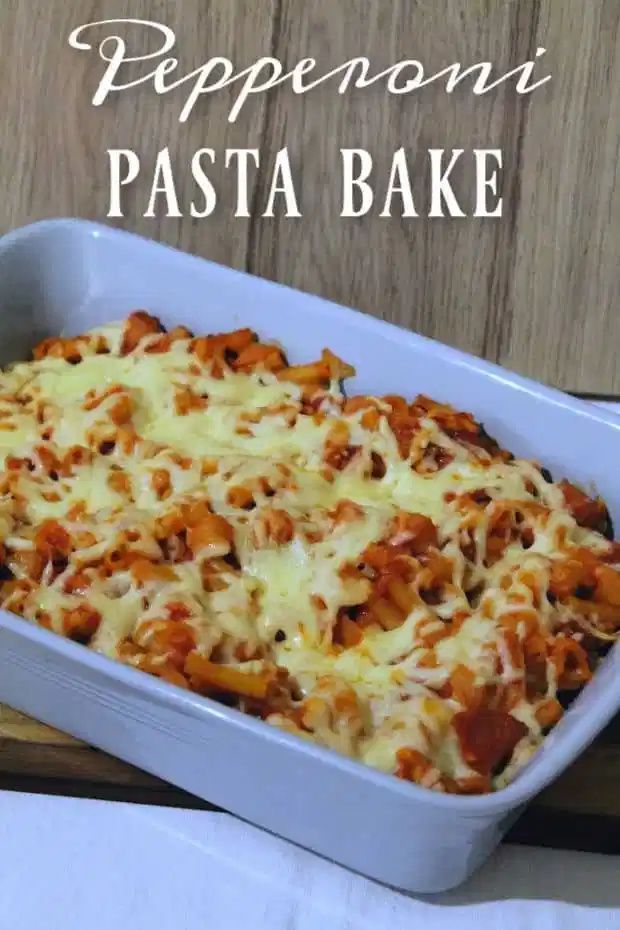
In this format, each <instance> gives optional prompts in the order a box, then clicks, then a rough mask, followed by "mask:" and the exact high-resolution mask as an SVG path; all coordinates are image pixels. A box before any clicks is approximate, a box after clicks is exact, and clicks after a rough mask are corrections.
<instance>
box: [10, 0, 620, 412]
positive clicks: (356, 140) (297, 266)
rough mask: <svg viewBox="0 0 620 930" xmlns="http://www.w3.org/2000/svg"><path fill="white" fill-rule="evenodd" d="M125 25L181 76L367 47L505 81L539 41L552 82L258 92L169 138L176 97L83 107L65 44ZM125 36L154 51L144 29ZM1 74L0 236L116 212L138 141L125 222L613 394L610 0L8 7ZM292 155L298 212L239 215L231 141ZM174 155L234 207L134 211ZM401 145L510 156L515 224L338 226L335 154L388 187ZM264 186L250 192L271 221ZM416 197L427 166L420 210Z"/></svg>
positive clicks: (53, 1) (617, 27)
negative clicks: (112, 193) (111, 170)
mask: <svg viewBox="0 0 620 930" xmlns="http://www.w3.org/2000/svg"><path fill="white" fill-rule="evenodd" d="M128 16H131V17H134V18H140V17H142V18H146V19H152V20H157V21H161V22H165V23H167V24H168V25H170V26H171V27H173V28H174V29H175V31H176V34H177V54H178V57H179V58H180V60H181V63H182V67H183V73H187V72H188V71H189V70H190V69H191V68H195V67H197V66H199V65H200V64H202V63H203V62H204V61H206V60H207V58H209V57H210V56H212V55H227V56H229V57H230V58H231V59H232V60H233V61H235V62H236V63H237V64H238V66H239V67H241V66H246V65H248V64H250V63H251V62H252V61H253V60H255V59H256V58H257V57H259V56H260V55H263V54H274V55H276V56H277V57H279V58H280V59H282V61H283V62H285V63H286V64H288V65H292V64H293V63H295V62H296V61H298V60H299V59H300V58H302V57H305V56H307V55H313V56H314V57H316V59H317V61H318V63H319V66H320V68H321V69H322V70H323V69H324V70H327V69H328V68H330V67H334V66H335V65H337V64H341V63H342V62H344V61H345V60H346V59H347V58H350V57H352V56H355V55H359V54H366V55H368V56H369V57H371V59H372V61H373V64H374V65H375V66H376V67H377V68H380V67H386V66H387V65H389V64H390V63H393V62H396V61H397V60H399V59H400V58H403V57H419V58H420V59H421V60H422V61H423V62H424V63H425V65H426V66H427V68H428V70H429V71H436V70H439V68H441V67H444V66H446V65H447V64H450V63H452V62H454V61H456V60H459V61H461V62H463V63H474V62H478V61H481V60H490V61H492V62H494V63H496V64H497V67H498V69H501V72H502V73H503V72H505V71H507V70H509V69H510V68H512V67H515V66H516V65H518V64H521V63H523V62H524V61H525V60H526V59H527V58H528V57H530V56H531V55H533V54H534V52H535V49H536V48H537V46H539V45H542V46H544V47H546V48H547V54H546V55H545V56H544V58H543V59H542V60H541V65H542V69H541V71H540V76H543V75H544V74H546V73H548V72H551V73H552V75H553V79H552V81H551V82H549V83H548V84H546V85H545V86H544V87H542V88H541V89H540V90H538V91H536V92H535V93H534V94H533V95H532V96H531V97H528V96H526V97H519V96H518V95H517V94H516V93H515V91H514V89H512V88H509V87H506V86H502V87H501V88H499V89H498V90H497V91H496V92H493V93H492V94H489V95H487V96H484V97H479V98H476V97H474V96H473V95H472V94H471V93H469V92H467V91H466V90H465V89H464V88H460V89H459V90H458V91H457V92H456V93H454V94H453V95H452V96H448V95H447V94H446V93H445V92H444V91H443V90H442V89H441V88H440V87H439V86H437V87H435V86H434V85H431V86H430V87H428V88H426V89H425V90H424V91H422V92H419V93H418V94H414V95H410V96H409V97H400V98H399V97H390V96H389V95H388V94H386V93H385V92H384V90H383V89H382V88H380V87H378V86H375V87H371V88H368V89H366V90H364V91H355V92H350V93H349V94H347V95H346V96H344V97H339V96H338V95H337V94H336V93H335V90H334V88H333V87H329V86H323V87H321V88H320V89H318V90H317V91H314V92H313V93H312V94H311V95H307V96H303V97H295V96H294V95H293V94H292V93H291V92H290V90H289V89H288V88H280V89H278V90H276V91H275V92H272V93H270V94H268V95H261V96H260V97H258V98H256V99H254V100H252V101H251V102H250V103H249V104H248V105H247V107H246V108H245V110H244V111H243V112H242V114H241V117H240V118H239V120H238V122H237V123H236V124H235V125H230V124H229V123H228V122H227V121H226V117H227V112H228V109H229V106H230V103H231V100H232V90H231V92H230V94H228V93H220V94H216V95H213V96H211V97H210V98H209V99H208V101H204V100H203V101H201V103H200V104H199V105H198V107H197V109H196V111H195V113H194V115H193V116H192V117H191V118H190V120H189V122H188V123H187V124H185V125H179V124H178V122H177V115H178V112H179V109H180V107H181V101H182V96H181V94H180V93H179V92H175V93H174V94H172V95H168V96H164V97H159V98H158V97H157V96H156V95H155V93H154V92H153V90H152V89H151V88H147V87H140V88H136V89H134V90H133V91H130V92H126V93H124V94H122V95H121V96H120V97H118V98H115V99H113V100H110V101H108V102H107V103H106V104H105V105H104V106H103V107H102V108H99V109H95V108H93V107H92V106H91V105H90V99H91V97H92V94H93V92H94V89H95V87H96V84H97V82H98V79H99V77H100V74H101V64H100V62H99V61H98V59H97V58H96V57H95V55H94V54H93V53H86V52H77V51H75V50H73V49H71V48H69V46H68V45H67V36H68V34H69V32H70V31H71V30H72V29H73V28H74V27H76V26H77V25H80V24H82V23H85V22H90V21H95V20H99V19H106V18H111V17H128ZM103 35H104V33H103V32H102V33H101V37H103ZM127 38H128V41H130V40H131V42H132V43H133V45H135V46H136V47H137V48H140V47H141V46H140V42H142V47H144V49H145V50H146V46H145V44H144V43H145V41H146V40H145V38H144V37H142V34H141V33H137V32H136V33H133V38H132V34H131V33H130V32H127ZM0 81H1V85H2V88H3V95H2V108H3V114H2V115H3V119H2V122H1V123H0V171H1V172H2V176H3V177H4V179H5V184H4V190H3V198H2V204H1V206H0V232H3V231H5V230H8V229H9V228H11V227H14V226H18V225H21V224H24V223H27V222H29V221H31V220H34V219H39V218H42V217H46V216H57V215H77V216H84V217H90V218H95V219H102V218H104V217H105V214H106V213H107V210H108V188H109V183H108V163H107V156H106V154H105V152H106V149H108V148H114V147H131V148H134V149H135V150H136V151H137V152H138V154H139V155H140V157H141V159H142V160H143V164H144V166H145V172H144V174H143V175H142V177H141V179H140V180H139V181H138V182H136V183H135V185H134V187H133V189H132V192H131V195H130V197H129V199H128V203H127V215H126V218H125V219H124V220H123V221H121V225H123V226H125V227H127V228H130V229H134V230H136V231H138V232H140V233H143V234H145V235H147V236H151V237H154V238H158V239H162V240H164V241H166V242H169V243H171V244H173V245H177V246H180V247H181V248H184V249H188V250H190V251H192V252H195V253H198V254H201V255H205V256H209V257H211V258H213V259H215V260H217V261H220V262H223V263H225V264H228V265H232V266H234V267H238V268H243V269H247V270H249V271H252V272H255V273H257V274H260V275H263V276H266V277H269V278H275V279H277V280H279V281H282V282H285V283H288V284H293V285H295V286H298V287H301V288H303V289H305V290H309V291H312V292H316V293H320V294H322V295H325V296H327V297H330V298H333V299H335V300H338V301H341V302H344V303H347V304H351V305H354V306H357V307H359V308H361V309H363V310H365V311H367V312H369V313H373V314H376V315H378V316H383V317H385V318H387V319H390V320H393V321H395V322H398V323H401V324H403V325H405V326H409V327H411V328H413V329H416V330H419V331H421V332H423V333H426V334H428V335H431V336H434V337H436V338H439V339H441V340H443V341H445V342H448V343H451V344H454V345H458V346H461V347H463V348H465V349H468V350H470V351H472V352H474V353H476V354H478V355H483V356H485V357H487V358H491V359H494V360H498V361H500V362H501V363H503V364H506V365H507V366H508V367H510V368H514V369H518V370H519V371H522V372H525V373H528V374H530V375H533V376H535V377H538V378H540V379H542V380H545V381H548V382H551V383H554V384H556V385H558V386H561V387H564V388H567V389H572V390H581V391H589V392H598V393H607V394H612V393H620V366H619V365H618V361H617V358H618V352H617V346H618V344H619V343H620V314H619V313H618V312H617V308H618V305H619V302H620V184H618V174H617V164H618V160H619V155H620V93H619V91H618V88H619V87H620V3H618V0H587V2H586V0H392V2H390V3H385V2H383V0H338V2H334V0H313V2H312V3H306V2H304V0H183V2H175V0H131V2H130V0H114V2H112V0H100V2H93V0H2V3H1V5H0ZM284 144H287V145H288V147H289V151H290V154H291V159H292V162H293V165H294V170H295V175H296V179H297V180H298V188H299V190H300V197H301V201H302V212H303V213H304V216H303V218H302V219H297V220H295V219H286V218H282V217H276V218H275V219H268V218H266V219H261V218H260V217H259V216H254V217H253V218H252V219H250V220H245V219H235V218H234V217H233V216H232V209H231V206H230V204H231V203H232V191H233V182H234V178H232V177H231V176H229V174H228V172H227V171H226V169H225V168H224V167H223V152H224V150H225V148H226V147H258V148H260V149H261V153H262V157H263V161H264V163H265V164H267V165H271V164H272V160H273V156H274V153H275V152H276V151H277V150H278V149H279V148H280V147H281V146H282V145H284ZM165 145H168V146H169V147H170V151H171V154H172V157H173V161H174V163H175V167H176V169H177V179H178V182H179V183H178V186H179V193H180V199H181V201H182V203H184V204H185V208H186V209H188V208H189V201H190V200H191V196H192V192H193V187H192V182H191V179H190V176H189V171H186V170H185V169H186V168H187V166H188V164H189V161H190V159H191V156H192V154H193V153H194V152H195V151H196V149H198V148H200V147H202V146H205V145H211V146H212V147H214V148H215V149H216V151H217V152H218V154H220V153H221V154H222V157H220V158H219V160H218V162H217V163H216V166H215V167H214V169H213V171H212V174H211V176H212V179H213V183H214V185H215V187H216V189H217V190H218V192H219V193H220V195H221V198H222V201H225V203H222V204H221V206H220V207H219V208H218V210H217V211H216V213H215V214H214V216H213V217H211V218H209V219H203V220H200V219H192V218H191V217H189V216H187V217H184V218H183V219H174V218H170V219H168V218H157V219H145V218H143V217H141V214H142V213H144V210H145V208H146V202H147V197H148V187H149V184H150V180H151V177H150V175H149V171H148V170H146V169H147V168H150V169H151V171H152V163H153V159H154V156H155V153H156V152H157V151H158V150H159V149H160V148H162V147H163V146H165ZM401 145H404V146H406V147H407V149H408V150H409V151H410V152H411V153H415V152H418V158H417V159H415V160H414V164H415V165H418V164H419V165H422V162H420V161H419V158H420V155H419V153H424V152H425V151H426V149H428V148H429V147H431V146H438V147H447V148H451V147H453V146H454V147H463V148H465V149H471V148H473V147H476V146H479V147H498V148H501V149H503V152H504V161H505V168H504V172H503V194H504V199H505V210H504V216H503V217H502V218H501V219H497V220H494V219H488V220H481V219H473V218H472V219H469V218H468V219H440V220H429V219H428V218H423V217H422V218H419V219H413V220H401V219H399V218H393V219H391V220H386V219H380V218H379V217H378V216H366V217H364V218H363V219H359V220H352V219H340V218H339V217H338V213H339V209H340V207H339V198H340V178H339V158H340V156H339V149H340V148H341V147H342V146H362V147H365V148H367V149H368V150H369V151H370V152H371V153H372V154H373V156H374V158H375V161H376V165H377V178H378V179H379V178H381V177H382V178H384V183H385V182H386V180H387V174H386V166H387V165H388V163H389V159H390V157H391V154H392V152H393V151H394V150H395V149H397V148H398V147H399V146H401ZM269 177H270V175H269V173H264V172H259V173H258V174H257V175H256V176H253V179H252V200H253V203H254V204H255V205H256V206H257V207H259V208H261V204H264V199H265V193H266V191H265V188H266V185H267V183H268V180H269ZM426 187H427V180H426V177H425V175H424V173H423V172H422V171H420V175H419V177H418V178H417V180H416V184H415V188H416V190H415V193H416V203H417V204H418V206H419V209H420V208H421V206H422V205H423V204H424V202H425V199H426V194H427V191H426ZM455 187H456V188H457V190H461V191H467V192H468V193H469V194H471V191H472V187H473V183H472V178H471V177H470V176H469V174H468V173H467V172H465V171H462V172H461V174H460V176H459V177H458V182H457V183H456V184H455ZM465 199H467V198H465ZM469 199H471V198H469ZM261 212H262V208H261ZM551 347H552V348H551Z"/></svg>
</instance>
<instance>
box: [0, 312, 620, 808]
mask: <svg viewBox="0 0 620 930" xmlns="http://www.w3.org/2000/svg"><path fill="white" fill-rule="evenodd" d="M125 332H126V329H125V327H124V325H123V324H120V323H119V324H115V325H111V326H107V327H104V328H102V329H100V330H97V331H93V333H91V334H87V336H86V337H85V339H84V341H83V342H82V343H80V352H79V358H78V359H77V360H76V359H75V358H67V357H61V355H58V356H56V357H55V356H54V354H53V352H52V353H49V354H45V355H44V356H43V357H42V358H39V359H38V360H36V361H32V362H27V363H20V364H16V365H14V366H13V367H12V368H10V369H9V370H7V371H6V372H4V373H3V374H2V376H1V377H0V463H1V465H2V469H3V471H2V494H3V497H2V501H1V507H0V539H1V540H2V542H3V547H4V553H5V559H4V561H5V565H6V567H7V570H8V580H7V578H6V577H5V582H4V584H3V587H2V604H3V605H4V606H5V607H7V608H8V609H11V610H13V611H15V612H17V613H19V614H21V615H22V616H24V617H25V618H27V619H29V620H32V621H34V622H39V623H42V624H43V625H46V626H48V627H49V628H50V629H52V630H54V631H56V632H58V633H61V634H64V635H70V636H73V638H75V639H77V640H79V641H82V642H86V643H88V645H89V646H90V648H93V649H95V650H97V651H99V652H102V653H104V654H105V655H108V656H110V657H114V658H118V659H120V660H122V661H125V662H129V663H130V664H134V665H136V666H138V667H140V668H144V669H145V670H147V671H150V672H151V673H153V674H162V675H163V677H167V678H168V679H169V680H171V681H173V682H175V683H177V684H184V685H189V686H190V687H196V688H199V689H200V687H201V684H200V681H199V680H198V679H199V678H200V676H198V678H196V677H195V676H194V677H192V674H191V673H190V672H188V671H187V669H188V668H189V664H187V665H186V661H187V655H188V654H189V653H190V652H192V653H195V654H196V655H198V656H199V657H201V658H202V659H204V660H206V659H209V660H210V662H212V663H214V664H219V665H222V666H224V667H227V668H232V669H236V670H238V671H240V672H243V673H245V674H247V675H248V676H260V674H262V673H264V672H265V670H266V669H269V668H273V666H274V665H277V666H278V667H280V668H283V669H285V670H286V671H287V674H288V676H289V682H290V684H289V685H288V686H287V687H288V692H287V697H286V700H284V702H283V703H282V702H281V706H280V704H278V703H277V702H276V703H275V704H273V706H272V705H270V704H267V705H265V706H264V707H263V708H262V709H260V710H259V712H260V713H262V714H263V716H265V717H266V718H267V719H268V720H269V721H270V722H271V723H274V724H275V725H279V726H281V727H284V728H285V729H287V730H289V731H291V732H294V733H297V734H299V735H301V736H304V737H306V738H310V739H314V740H317V741H318V742H321V743H323V744H324V745H327V746H330V747H332V748H336V749H338V750H340V751H344V752H347V753H348V754H350V755H352V756H355V757H357V758H360V759H362V760H363V761H365V762H366V763H368V764H370V765H373V766H376V767H378V768H381V769H383V770H385V771H387V772H396V773H398V774H400V775H401V776H402V777H408V778H412V779H413V780H416V781H419V782H420V783H421V784H425V785H427V786H428V787H432V788H438V789H440V790H463V791H467V790H474V791H476V790H489V789H490V788H491V787H492V786H493V777H495V785H496V786H499V785H501V784H504V783H505V781H506V780H507V778H508V777H512V775H514V773H515V771H516V770H517V768H518V767H519V766H518V765H517V764H516V761H515V760H521V762H525V761H526V760H527V758H529V755H531V752H532V751H533V750H534V749H535V748H536V746H537V745H539V743H540V741H541V739H542V734H543V730H544V729H545V727H546V726H547V725H548V723H547V718H546V716H545V713H547V712H548V708H549V707H550V706H552V707H553V708H555V712H557V708H556V705H555V704H554V703H553V702H555V697H556V691H557V690H558V688H559V687H560V684H561V681H560V679H561V678H562V676H564V677H566V676H567V674H568V673H567V671H566V668H564V667H560V664H559V662H560V660H559V659H557V657H556V655H555V653H554V646H553V643H554V642H555V640H554V637H555V636H563V637H564V639H567V638H568V639H570V640H571V642H573V643H579V641H580V637H581V634H579V633H578V632H577V633H576V632H575V631H576V627H575V626H574V623H573V625H572V626H571V622H572V621H574V619H575V618H574V607H573V608H571V607H569V606H567V605H564V604H563V603H561V602H558V598H556V597H549V596H548V594H549V590H550V585H552V583H553V581H552V574H553V571H554V564H556V563H558V562H559V561H560V560H561V559H563V558H564V557H565V553H566V552H567V551H570V550H571V549H578V550H580V551H582V550H583V549H584V548H586V549H588V550H589V551H590V552H591V553H592V556H593V558H595V559H597V558H601V559H602V558H604V557H605V554H606V553H607V551H608V549H609V543H608V542H607V541H606V539H604V537H603V536H602V535H601V533H600V532H598V531H597V530H594V529H588V528H587V527H584V526H581V525H579V524H578V522H577V519H576V518H575V516H574V515H573V514H572V513H571V511H570V509H569V507H568V505H567V503H566V499H565V494H564V493H563V490H562V487H561V486H560V485H558V484H555V483H553V482H550V481H547V480H545V478H544V477H543V475H542V474H541V471H540V469H539V468H538V466H536V465H534V464H532V463H530V462H525V461H520V460H516V459H512V458H510V457H508V456H506V455H503V454H501V450H499V447H495V446H494V445H492V444H491V446H489V445H488V444H485V443H484V442H481V441H480V436H481V435H482V434H480V433H479V431H478V428H477V425H476V424H474V423H473V421H470V420H467V418H466V415H460V414H456V413H455V412H454V411H451V410H450V409H449V408H445V407H441V405H435V406H433V405H432V404H431V405H429V404H428V403H422V402H421V403H420V404H419V405H418V407H415V405H414V412H413V413H412V412H411V408H408V409H409V413H407V414H403V415H404V416H405V417H409V421H410V422H409V426H408V427H406V426H403V425H402V423H401V420H399V415H400V414H402V410H401V411H400V414H399V409H400V408H399V407H398V404H397V403H396V401H395V400H392V401H391V400H390V399H389V398H384V399H380V398H366V399H361V401H360V403H359V404H347V402H346V400H345V398H344V396H343V394H342V392H341V390H340V387H339V384H338V381H337V379H333V380H332V381H331V383H330V384H329V385H323V387H322V388H321V389H320V390H318V389H316V386H315V388H313V391H314V393H312V391H309V390H308V388H307V386H306V385H305V383H304V380H303V379H301V380H299V381H298V380H296V374H295V371H294V370H293V369H291V375H290V379H289V378H288V377H287V374H286V371H282V372H279V371H275V373H274V371H272V370H268V369H267V368H266V367H261V365H260V364H258V365H257V366H256V367H255V369H254V370H249V371H241V370H235V364H234V362H231V361H230V358H229V359H227V360H226V359H225V358H224V357H223V356H222V357H220V356H218V360H217V361H218V363H217V364H214V363H213V359H210V360H207V361H205V360H204V359H201V358H200V357H199V356H198V355H197V353H196V352H195V351H194V343H193V342H192V340H191V339H190V338H189V337H187V338H184V337H183V336H182V337H180V338H177V339H175V340H172V341H170V342H169V343H168V344H167V345H166V346H165V347H164V348H163V350H162V349H159V350H157V351H154V342H153V340H154V338H155V336H154V335H152V334H151V335H146V336H144V337H143V338H142V339H141V340H139V342H138V344H137V345H136V346H134V347H133V348H132V350H131V351H129V352H127V351H124V349H123V344H124V333H125ZM102 346H103V349H102ZM396 400H398V399H396ZM369 412H370V415H369ZM459 417H460V418H461V419H458V418H459ZM463 417H465V420H463V419H462V418H463ZM455 424H456V425H455ZM406 428H409V433H406V432H404V431H405V430H406ZM403 436H406V437H407V438H406V440H403ZM334 450H335V451H334ZM201 506H202V508H203V510H202V511H201V513H202V517H201V518H200V519H197V520H194V518H192V517H191V516H190V515H191V513H193V512H194V511H192V507H193V508H196V507H198V508H199V507H201ZM196 512H198V511H196ZM205 513H207V514H211V515H212V514H216V515H217V516H218V518H221V519H222V521H224V522H223V523H219V524H217V526H219V527H220V532H221V533H222V534H223V535H221V536H220V537H218V536H217V533H216V536H215V538H214V539H211V540H207V541H206V542H203V543H200V544H199V535H200V533H201V532H203V531H204V532H206V529H205V527H207V525H208V526H210V527H213V526H215V525H216V524H214V523H213V522H211V523H209V519H210V518H209V517H207V518H205ZM412 514H414V515H417V516H416V518H415V519H416V520H418V524H416V526H419V527H425V528H426V530H428V529H429V527H430V529H431V530H432V534H433V536H432V539H430V541H427V543H425V544H424V545H422V544H421V543H418V542H416V532H417V531H414V530H412V529H411V526H412V524H410V523H407V519H404V518H403V515H405V518H406V517H407V515H412ZM423 518H425V519H423ZM175 519H176V520H177V524H175V523H174V521H175ZM179 519H180V520H181V524H180V526H179V525H178V520H179ZM403 519H404V522H403ZM200 520H202V523H201V522H200ZM192 521H193V522H192ZM420 521H422V522H420ZM431 521H432V523H431ZM222 526H224V527H228V528H229V531H228V530H222V529H221V527H222ZM167 527H168V528H167ZM58 528H60V534H61V535H60V537H59V535H58ZM63 533H64V534H66V539H68V540H69V544H67V543H66V540H65V536H63ZM200 538H202V537H200ZM201 545H202V546H203V548H201ZM373 553H374V555H373ZM377 553H379V556H377ZM373 558H375V559H376V558H379V559H380V558H382V559H383V563H381V562H380V561H379V562H375V561H373ZM433 559H434V562H433ZM145 565H146V568H145ZM537 634H542V635H543V640H542V644H543V645H542V646H541V645H540V642H541V641H540V639H538V640H537V639H535V636H536V635H537ZM581 638H582V637H581ZM536 649H539V650H540V649H542V650H543V654H542V656H541V659H540V662H539V664H538V665H536V661H535V659H536ZM571 661H573V660H571ZM565 665H566V663H565ZM571 669H572V666H571ZM573 674H574V673H573ZM534 679H536V682H535V684H533V682H534ZM249 680H250V678H248V681H249ZM252 680H254V679H252ZM207 690H208V689H207ZM224 690H225V689H224ZM210 693H211V692H210ZM238 701H239V703H240V705H241V706H245V704H246V703H247V702H246V700H245V697H244V694H243V692H241V694H240V695H238ZM549 702H552V703H551V704H550V703H549ZM556 703H557V702H556ZM480 706H485V707H487V709H490V710H491V711H492V712H493V713H494V714H495V715H496V718H495V719H496V721H497V719H499V718H497V715H499V714H504V718H505V717H506V716H510V718H511V721H512V723H510V721H509V723H510V725H511V726H513V728H514V727H515V726H516V727H517V730H515V734H516V737H517V738H516V739H515V740H513V741H512V743H511V745H508V743H507V744H506V747H505V752H504V753H503V755H502V754H501V752H500V757H501V758H500V759H496V760H494V764H493V765H490V767H489V766H487V767H486V769H485V765H484V764H483V762H484V760H482V759H481V758H478V757H476V751H477V750H476V746H477V745H478V742H479V740H478V739H477V738H474V739H473V741H471V740H470V742H471V746H472V747H473V748H471V747H469V745H468V741H467V739H468V738H466V736H463V732H464V731H463V730H462V728H460V727H459V723H458V720H459V719H460V718H459V715H461V717H462V719H463V720H465V719H466V715H467V714H470V715H472V714H474V715H475V713H477V712H478V711H479V708H480ZM558 706H559V705H558ZM247 709H249V710H253V709H254V712H256V709H255V708H253V706H252V705H251V702H250V704H248V708H247ZM559 713H561V709H560V711H559ZM463 715H465V716H463ZM467 719H469V718H467ZM471 719H473V718H471ZM481 719H482V718H481ZM515 721H516V722H517V723H516V724H515ZM464 726H465V723H463V727H464ZM519 727H521V728H522V729H519ZM495 748H496V747H495ZM500 749H501V746H500ZM513 750H514V751H513ZM507 760H508V761H509V765H508V767H507V768H506V769H505V770H504V772H503V774H502V772H501V770H498V769H497V765H496V763H497V762H499V761H503V762H506V761H507ZM487 769H488V771H487ZM507 772H508V773H509V774H508V775H507V774H506V773H507ZM494 773H495V776H494Z"/></svg>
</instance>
